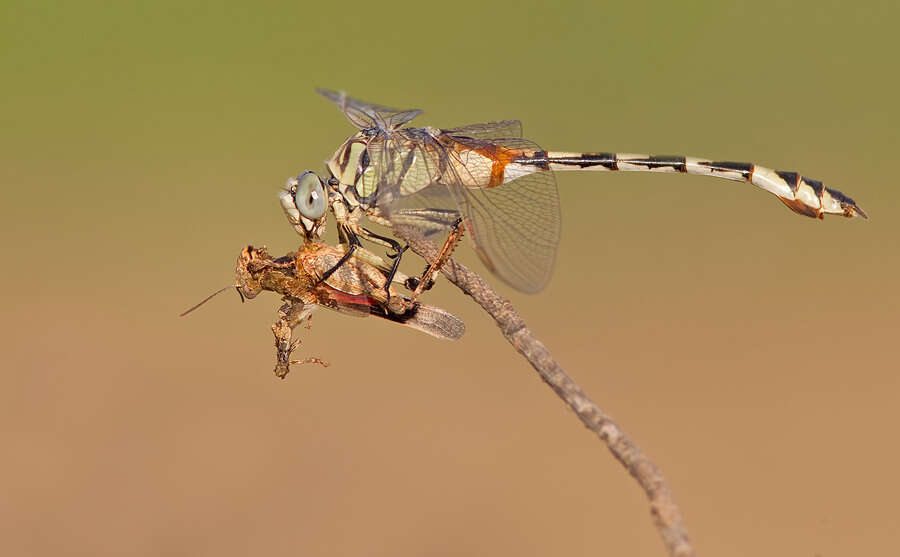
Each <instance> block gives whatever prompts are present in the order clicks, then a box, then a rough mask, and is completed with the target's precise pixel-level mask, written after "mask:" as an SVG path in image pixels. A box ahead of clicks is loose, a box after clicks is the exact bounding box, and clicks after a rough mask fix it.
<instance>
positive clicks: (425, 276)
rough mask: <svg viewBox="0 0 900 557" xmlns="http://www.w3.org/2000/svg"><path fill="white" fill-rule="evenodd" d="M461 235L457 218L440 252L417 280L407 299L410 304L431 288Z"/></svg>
mask: <svg viewBox="0 0 900 557" xmlns="http://www.w3.org/2000/svg"><path fill="white" fill-rule="evenodd" d="M462 235H463V227H462V218H457V219H456V222H454V223H453V226H452V227H451V228H450V234H448V235H447V239H446V240H445V241H444V245H443V246H441V251H439V252H438V255H437V257H436V258H435V260H434V262H432V263H429V264H428V266H427V267H426V268H425V272H424V273H422V278H420V279H418V284H417V285H416V287H415V290H414V291H413V293H412V296H410V297H409V300H410V301H411V302H413V303H415V302H416V300H418V298H419V296H420V295H421V294H422V292H424V291H425V290H427V289H429V288H431V286H432V285H433V284H434V279H435V278H436V277H437V274H438V273H439V272H441V269H442V268H443V267H444V265H445V264H446V263H447V260H448V259H450V255H452V254H453V250H454V249H456V246H457V244H459V240H460V239H461V238H462Z"/></svg>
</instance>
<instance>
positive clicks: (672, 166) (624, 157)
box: [507, 151, 867, 218]
mask: <svg viewBox="0 0 900 557" xmlns="http://www.w3.org/2000/svg"><path fill="white" fill-rule="evenodd" d="M511 162H512V164H515V165H516V166H517V167H519V168H522V167H532V168H533V167H538V168H540V169H541V170H600V171H617V170H618V171H625V172H681V173H685V174H696V175H700V176H715V177H717V178H725V179H726V180H734V181H738V182H749V183H751V184H753V185H754V186H756V187H759V188H762V189H764V190H766V191H768V192H770V193H773V194H774V195H776V196H777V197H778V198H779V199H780V200H781V201H782V202H784V204H785V205H787V206H788V207H789V208H790V209H791V210H792V211H794V212H797V213H800V214H801V215H806V216H809V217H814V218H824V215H826V214H831V215H843V216H845V217H853V216H856V215H859V216H862V217H865V218H867V217H866V213H865V212H864V211H863V210H862V209H860V208H859V207H858V206H857V205H856V202H854V201H853V199H851V198H850V197H847V196H846V195H844V194H843V193H841V192H839V191H838V190H834V189H831V188H826V187H825V186H823V185H822V182H819V181H818V180H813V179H811V178H807V177H805V176H801V175H800V174H798V173H796V172H784V171H780V170H772V169H769V168H766V167H763V166H759V165H755V164H752V163H745V162H728V161H712V160H710V159H701V158H696V157H679V156H659V155H636V154H630V153H563V152H556V151H534V152H526V153H523V155H522V156H519V157H515V158H514V159H513V160H512V161H511ZM510 170H512V169H510ZM514 174H515V172H513V173H510V176H509V177H508V178H507V179H513V178H514Z"/></svg>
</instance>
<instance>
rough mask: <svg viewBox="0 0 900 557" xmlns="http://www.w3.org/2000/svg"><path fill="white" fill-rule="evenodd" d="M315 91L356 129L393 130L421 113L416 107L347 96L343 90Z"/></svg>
mask: <svg viewBox="0 0 900 557" xmlns="http://www.w3.org/2000/svg"><path fill="white" fill-rule="evenodd" d="M316 92H317V93H319V94H320V95H322V96H323V97H325V98H326V99H328V100H330V101H331V102H333V103H334V104H336V105H337V106H338V108H340V109H341V112H343V113H344V116H346V117H347V119H348V120H350V123H351V124H353V125H354V126H356V128H357V129H360V130H366V129H371V128H377V129H380V130H384V131H390V130H395V129H397V128H399V127H400V126H402V125H404V124H406V123H408V122H409V121H410V120H412V119H413V118H415V117H416V116H418V115H419V114H422V111H421V110H418V109H398V108H390V107H387V106H381V105H377V104H371V103H367V102H363V101H360V100H357V99H354V98H351V97H348V96H347V94H346V93H344V92H343V91H341V92H337V91H331V90H328V89H316Z"/></svg>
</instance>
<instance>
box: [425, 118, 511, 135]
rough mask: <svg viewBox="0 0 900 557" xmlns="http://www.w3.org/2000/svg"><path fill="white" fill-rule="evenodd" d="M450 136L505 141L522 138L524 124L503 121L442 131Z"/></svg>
mask: <svg viewBox="0 0 900 557" xmlns="http://www.w3.org/2000/svg"><path fill="white" fill-rule="evenodd" d="M441 131H442V132H443V133H446V134H450V135H459V136H462V137H471V138H474V139H504V138H514V137H522V122H520V121H518V120H501V121H499V122H485V123H482V124H469V125H468V126H460V127H458V128H451V129H449V130H441Z"/></svg>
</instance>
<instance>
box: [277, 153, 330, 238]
mask: <svg viewBox="0 0 900 557" xmlns="http://www.w3.org/2000/svg"><path fill="white" fill-rule="evenodd" d="M278 198H279V199H280V200H281V208H282V209H283V210H284V214H285V215H286V216H287V218H288V221H290V223H291V224H292V225H293V226H294V229H295V230H296V231H297V233H298V234H300V235H301V236H303V237H304V238H305V239H306V240H309V241H312V240H318V239H320V238H321V237H322V235H323V234H324V233H325V211H326V209H327V208H328V194H327V193H326V192H325V183H324V182H323V181H322V179H321V178H319V176H318V175H316V173H315V172H313V171H312V170H307V171H306V172H303V173H302V174H300V175H299V176H297V177H296V178H294V177H292V178H288V181H287V183H286V184H285V186H284V189H283V190H281V191H280V192H279V193H278Z"/></svg>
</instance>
